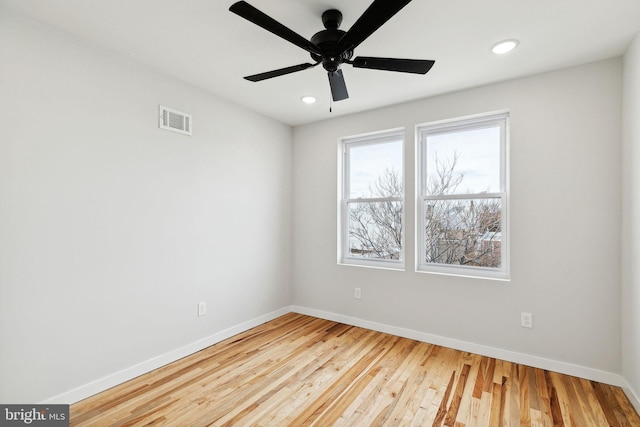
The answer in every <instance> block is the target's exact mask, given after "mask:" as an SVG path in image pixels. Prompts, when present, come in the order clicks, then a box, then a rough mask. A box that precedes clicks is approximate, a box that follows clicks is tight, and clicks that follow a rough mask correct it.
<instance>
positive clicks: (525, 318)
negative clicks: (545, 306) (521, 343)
mask: <svg viewBox="0 0 640 427" xmlns="http://www.w3.org/2000/svg"><path fill="white" fill-rule="evenodd" d="M520 326H522V327H523V328H533V314H531V313H525V312H524V311H523V312H522V313H520Z"/></svg>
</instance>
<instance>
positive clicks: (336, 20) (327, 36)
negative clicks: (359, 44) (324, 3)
mask: <svg viewBox="0 0 640 427" xmlns="http://www.w3.org/2000/svg"><path fill="white" fill-rule="evenodd" d="M341 23H342V13H341V12H340V11H339V10H336V9H329V10H326V11H325V12H324V13H323V14H322V24H323V25H324V27H325V28H326V29H325V30H322V31H319V32H317V33H316V34H314V35H313V37H311V43H313V44H315V45H316V46H318V47H319V48H320V50H321V55H317V54H315V53H312V54H311V58H313V60H314V61H316V62H322V66H323V67H324V69H325V70H327V71H329V72H335V71H337V70H338V68H340V64H342V63H343V62H344V61H348V60H350V59H351V57H352V56H353V50H352V49H348V50H346V51H345V52H338V49H337V48H338V41H339V40H340V39H341V38H342V36H343V35H344V34H346V31H342V30H339V29H338V28H339V27H340V24H341Z"/></svg>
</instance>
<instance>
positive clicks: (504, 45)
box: [491, 40, 518, 55]
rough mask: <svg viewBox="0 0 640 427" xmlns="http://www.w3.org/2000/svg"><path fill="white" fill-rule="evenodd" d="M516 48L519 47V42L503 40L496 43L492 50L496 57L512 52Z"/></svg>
mask: <svg viewBox="0 0 640 427" xmlns="http://www.w3.org/2000/svg"><path fill="white" fill-rule="evenodd" d="M516 46H518V40H503V41H501V42H499V43H496V44H495V45H494V46H493V49H491V50H492V51H493V53H495V54H496V55H502V54H503V53H507V52H511V51H512V50H513V49H515V48H516Z"/></svg>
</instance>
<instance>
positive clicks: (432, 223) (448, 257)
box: [424, 152, 501, 267]
mask: <svg viewBox="0 0 640 427" xmlns="http://www.w3.org/2000/svg"><path fill="white" fill-rule="evenodd" d="M458 159H459V155H458V153H457V152H456V153H454V155H453V158H452V159H451V160H449V161H447V162H445V161H441V160H439V159H438V158H437V156H436V158H435V165H436V167H435V169H436V170H435V171H434V174H433V175H431V176H430V177H429V180H428V184H427V190H428V195H430V196H442V195H446V196H450V195H453V194H455V192H456V190H457V188H458V187H459V186H460V185H461V183H462V181H463V179H464V174H462V173H459V172H456V165H457V162H458ZM500 203H501V202H500V199H495V198H483V197H482V196H481V195H479V196H478V198H466V197H461V198H459V199H458V198H455V197H446V198H441V199H440V198H438V199H428V200H426V206H425V234H424V239H425V247H426V253H425V261H426V262H429V263H439V264H456V265H474V266H483V267H499V266H500V261H501V256H500V250H501V241H500V239H501V233H500V226H501V220H500V218H501V206H500Z"/></svg>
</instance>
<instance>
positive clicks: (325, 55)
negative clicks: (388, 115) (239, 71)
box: [229, 0, 435, 101]
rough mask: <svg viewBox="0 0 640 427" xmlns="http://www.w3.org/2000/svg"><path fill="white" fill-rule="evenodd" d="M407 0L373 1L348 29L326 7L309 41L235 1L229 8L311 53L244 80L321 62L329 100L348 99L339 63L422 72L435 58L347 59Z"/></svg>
mask: <svg viewBox="0 0 640 427" xmlns="http://www.w3.org/2000/svg"><path fill="white" fill-rule="evenodd" d="M410 2H411V0H374V1H373V3H371V5H370V6H369V8H368V9H367V10H365V11H364V13H363V14H362V16H360V18H358V20H357V21H356V22H355V23H354V24H353V26H352V27H351V28H350V29H349V31H343V30H340V29H339V27H340V24H341V22H342V13H341V12H340V11H339V10H336V9H330V10H327V11H325V12H324V13H323V14H322V23H323V24H324V28H325V29H324V30H322V31H319V32H317V33H316V34H314V35H313V37H311V40H307V39H305V38H304V37H302V36H301V35H299V34H297V33H296V32H294V31H292V30H291V29H289V28H287V27H285V26H284V25H282V24H281V23H279V22H278V21H276V20H275V19H273V18H271V17H270V16H268V15H266V14H265V13H263V12H261V11H260V10H258V9H256V8H255V7H253V6H251V5H250V4H249V3H247V2H245V1H239V2H236V3H234V4H233V5H231V7H230V8H229V10H230V11H231V12H233V13H235V14H236V15H239V16H241V17H242V18H244V19H246V20H248V21H251V22H253V23H254V24H256V25H258V26H260V27H262V28H264V29H265V30H267V31H270V32H271V33H273V34H275V35H277V36H279V37H282V38H283V39H285V40H287V41H288V42H290V43H293V44H295V45H296V46H298V47H301V48H302V49H304V50H306V51H307V52H309V53H310V54H311V58H312V59H313V61H314V63H313V64H311V63H308V62H307V63H304V64H298V65H293V66H291V67H285V68H280V69H277V70H273V71H267V72H266V73H260V74H254V75H251V76H246V77H245V79H247V80H249V81H252V82H259V81H262V80H266V79H270V78H273V77H278V76H283V75H285V74H290V73H294V72H296V71H302V70H306V69H308V68H313V67H315V66H317V65H318V64H322V67H323V68H324V69H325V70H327V74H328V75H329V85H330V87H331V95H332V98H333V100H334V101H341V100H343V99H347V98H349V94H348V92H347V86H346V83H345V81H344V76H343V75H342V70H341V69H340V66H341V65H342V64H349V65H352V66H354V67H356V68H369V69H374V70H385V71H399V72H401V73H414V74H426V73H427V72H428V71H429V70H430V69H431V67H432V66H433V64H434V63H435V61H430V60H422V59H400V58H378V57H371V56H356V57H355V58H354V59H353V60H352V59H351V58H352V57H353V50H354V49H355V48H356V47H357V46H358V45H359V44H360V43H362V42H363V41H364V40H366V39H367V37H369V36H370V35H371V34H373V33H374V32H375V31H376V30H377V29H378V28H380V27H381V26H382V25H383V24H384V23H385V22H387V21H388V20H389V19H391V17H392V16H393V15H395V14H396V13H398V12H399V11H400V10H401V9H402V8H403V7H405V6H406V5H407V4H409V3H410Z"/></svg>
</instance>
